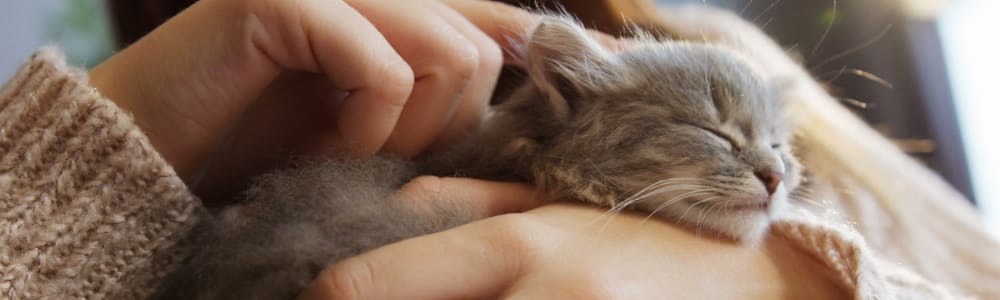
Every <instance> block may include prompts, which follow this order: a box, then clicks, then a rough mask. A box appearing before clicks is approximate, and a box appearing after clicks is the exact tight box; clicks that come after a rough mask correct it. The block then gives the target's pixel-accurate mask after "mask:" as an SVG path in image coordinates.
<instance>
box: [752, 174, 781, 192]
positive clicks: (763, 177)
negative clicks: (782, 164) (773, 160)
mask: <svg viewBox="0 0 1000 300" xmlns="http://www.w3.org/2000/svg"><path fill="white" fill-rule="evenodd" d="M753 174H754V175H757V179H760V182H762V183H764V188H765V189H767V195H768V196H770V195H774V191H776V190H778V184H781V177H782V174H781V173H778V172H772V171H758V172H754V173H753Z"/></svg>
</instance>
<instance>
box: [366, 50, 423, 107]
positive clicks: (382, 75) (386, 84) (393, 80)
mask: <svg viewBox="0 0 1000 300" xmlns="http://www.w3.org/2000/svg"><path fill="white" fill-rule="evenodd" d="M371 80H373V81H374V82H377V83H378V85H377V86H379V87H380V88H379V89H380V90H381V91H382V95H381V96H382V97H384V98H386V99H388V100H390V101H392V102H393V103H394V104H397V105H399V106H402V105H404V104H406V99H407V98H408V97H409V96H410V92H412V91H413V83H414V80H415V79H414V76H413V70H411V69H410V66H409V65H408V64H406V62H405V61H403V60H402V59H399V60H395V61H391V62H383V63H382V64H381V66H379V70H378V72H376V74H375V77H374V78H372V79H371Z"/></svg>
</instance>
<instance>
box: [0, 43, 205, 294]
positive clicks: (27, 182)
mask: <svg viewBox="0 0 1000 300" xmlns="http://www.w3.org/2000/svg"><path fill="white" fill-rule="evenodd" d="M63 61H64V60H63V58H62V54H61V53H60V52H58V51H56V50H54V49H43V50H41V51H39V52H38V53H36V54H35V55H34V56H33V57H32V59H31V61H30V62H29V63H27V64H26V65H24V66H23V67H22V68H21V69H20V71H18V73H16V74H15V75H14V77H13V78H12V79H11V80H10V81H9V82H8V83H7V84H6V85H4V87H3V89H2V90H0V298H2V299H105V298H111V299H137V298H144V297H145V296H146V295H147V294H148V293H149V291H151V290H152V289H153V287H155V285H156V284H157V283H158V281H159V280H160V279H161V278H162V277H163V276H164V275H165V273H166V272H167V271H169V270H170V269H172V266H173V265H174V263H175V262H177V261H178V259H179V258H180V257H182V256H183V253H177V252H175V250H174V249H175V248H176V247H173V246H174V245H175V244H176V243H177V241H178V240H179V238H180V237H181V236H182V235H183V234H182V233H184V232H186V231H187V230H188V229H189V228H190V227H191V226H192V224H193V222H194V221H195V219H196V218H195V217H194V216H196V215H197V213H198V211H199V210H200V204H199V203H198V201H197V200H196V199H195V198H194V197H193V196H192V195H191V194H190V193H189V192H188V190H187V188H186V187H185V186H184V183H183V182H182V181H181V180H180V178H178V177H177V175H176V174H175V173H174V171H173V169H172V168H171V167H170V166H169V165H168V164H167V163H166V162H165V161H164V160H163V159H162V158H161V157H160V156H159V154H157V153H156V152H155V151H154V150H153V148H152V146H151V145H150V143H149V141H148V140H147V139H146V137H145V136H144V135H143V134H142V133H141V132H140V131H139V129H138V127H136V125H135V124H133V122H132V119H131V117H130V116H129V115H128V114H126V113H124V112H122V111H121V110H120V109H119V108H117V107H116V106H115V105H114V104H113V103H112V102H111V101H109V100H107V99H105V98H102V97H101V96H100V94H99V93H98V92H97V91H96V90H95V89H94V88H92V87H89V86H88V85H87V82H86V81H87V78H86V74H85V73H84V72H82V71H80V70H77V69H72V68H69V67H67V66H66V65H65V63H64V62H63Z"/></svg>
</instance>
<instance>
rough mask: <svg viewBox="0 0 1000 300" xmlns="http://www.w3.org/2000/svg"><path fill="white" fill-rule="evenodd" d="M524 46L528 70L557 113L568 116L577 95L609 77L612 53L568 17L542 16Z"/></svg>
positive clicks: (594, 88) (603, 83)
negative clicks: (525, 47) (543, 17)
mask: <svg viewBox="0 0 1000 300" xmlns="http://www.w3.org/2000/svg"><path fill="white" fill-rule="evenodd" d="M526 50H527V53H526V58H527V68H528V74H529V75H530V76H531V80H532V82H534V84H535V86H537V87H538V88H539V90H540V91H541V93H542V94H543V95H544V96H545V98H546V100H547V101H548V103H549V105H550V107H551V109H552V110H553V112H554V113H555V115H556V116H557V117H566V116H568V115H569V114H570V113H571V112H572V110H573V109H574V107H575V106H577V105H579V103H578V102H579V101H580V100H581V98H583V97H585V96H586V95H588V94H592V93H595V92H599V91H601V90H602V87H604V86H607V85H608V84H610V81H611V79H612V76H611V68H612V66H613V59H614V58H613V56H612V55H611V54H610V53H608V52H607V51H606V50H604V48H603V47H602V46H601V45H600V44H598V43H597V42H596V41H595V40H594V39H592V38H591V37H590V36H589V35H588V34H587V32H586V30H584V29H583V27H581V26H580V25H577V24H575V23H573V22H572V21H569V20H566V19H562V18H558V17H546V18H545V19H543V20H542V21H541V22H540V24H539V25H538V26H537V27H535V30H534V31H533V32H532V33H531V37H530V38H529V39H528V43H527V49H526Z"/></svg>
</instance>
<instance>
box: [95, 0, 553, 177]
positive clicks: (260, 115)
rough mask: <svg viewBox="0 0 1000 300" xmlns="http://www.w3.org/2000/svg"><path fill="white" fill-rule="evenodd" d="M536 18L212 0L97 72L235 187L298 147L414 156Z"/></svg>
mask: <svg viewBox="0 0 1000 300" xmlns="http://www.w3.org/2000/svg"><path fill="white" fill-rule="evenodd" d="M536 18H537V17H536V16H534V15H533V14H530V13H527V12H525V11H522V10H519V9H516V8H513V7H509V6H505V5H502V4H498V3H494V2H486V1H474V0H448V1H436V0H421V1H390V0H380V1H372V0H368V1H361V0H346V1H339V0H295V1H280V0H249V1H241V0H204V1H199V2H198V3H196V4H195V5H193V6H192V7H190V8H189V9H187V10H185V11H184V12H182V13H181V14H179V15H178V16H176V17H174V18H173V19H171V20H170V21H168V22H167V23H165V24H164V25H162V26H161V27H159V28H157V29H156V30H154V31H153V32H152V33H150V34H149V35H148V36H146V37H145V38H143V39H142V40H140V41H138V42H136V43H135V44H133V45H131V46H130V47H128V48H127V49H125V50H123V51H122V52H120V53H118V54H116V55H115V56H113V57H112V58H110V59H109V60H107V61H106V62H104V63H102V64H101V65H100V66H98V67H96V68H95V69H93V70H92V71H91V72H90V79H91V83H92V84H93V85H94V86H95V87H97V88H98V89H99V90H100V91H101V93H102V94H104V95H105V96H107V97H108V98H110V99H112V100H113V101H115V102H116V103H117V104H118V105H119V106H120V107H122V108H124V109H125V110H127V111H129V112H131V113H132V114H133V115H134V118H135V120H136V122H137V123H138V125H139V126H140V127H141V128H142V129H143V130H144V131H145V133H146V134H147V136H149V138H150V140H151V142H152V144H153V146H154V147H156V149H157V150H158V151H159V152H160V153H161V154H162V155H163V156H164V157H165V159H166V160H167V161H168V162H170V163H171V164H172V165H173V166H174V167H175V169H176V170H177V171H178V173H179V174H181V175H182V176H183V177H184V178H185V179H187V180H188V181H189V183H190V182H191V181H194V180H193V179H194V178H195V177H197V176H198V175H204V176H203V177H204V178H203V179H202V186H208V187H213V188H219V187H221V188H222V189H225V188H226V187H228V186H233V185H237V186H238V185H239V184H240V182H245V181H246V178H247V177H249V176H252V175H253V174H255V173H260V172H263V171H265V170H266V169H268V168H271V167H273V166H275V165H276V164H278V163H281V162H284V161H285V160H286V159H287V158H288V156H289V155H293V154H325V155H331V154H335V153H350V154H352V155H357V156H362V157H363V156H367V155H371V154H373V153H375V152H376V151H379V150H386V151H389V152H394V153H397V154H401V155H404V156H412V155H415V154H417V153H420V152H421V151H423V150H424V149H426V148H427V147H428V146H429V145H431V144H433V143H435V142H436V141H442V140H447V139H448V138H450V137H453V136H454V135H456V134H457V133H459V132H460V131H461V130H463V129H465V128H468V127H470V126H471V125H473V124H475V123H476V122H477V120H478V119H479V117H480V116H481V115H482V114H483V113H484V112H485V110H486V108H487V104H488V103H487V102H488V101H489V98H490V93H491V92H492V90H493V86H494V84H495V82H496V77H497V76H498V73H499V70H500V66H501V64H502V63H503V53H502V51H501V50H500V49H501V46H502V45H505V44H506V43H507V42H508V40H509V39H510V38H517V37H518V36H519V34H521V33H522V32H523V31H526V30H527V29H528V28H530V27H531V26H532V25H533V24H534V23H533V22H534V20H535V19H536ZM239 189H240V188H239V187H233V188H232V190H239Z"/></svg>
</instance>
